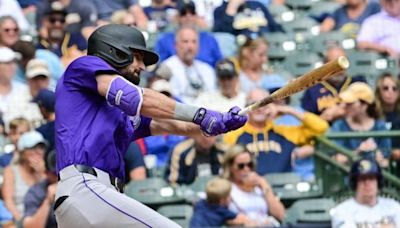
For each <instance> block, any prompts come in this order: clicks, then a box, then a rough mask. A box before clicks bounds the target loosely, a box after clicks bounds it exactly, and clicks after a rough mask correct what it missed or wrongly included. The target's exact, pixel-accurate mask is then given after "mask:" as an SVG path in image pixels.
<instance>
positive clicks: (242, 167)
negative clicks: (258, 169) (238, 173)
mask: <svg viewBox="0 0 400 228" xmlns="http://www.w3.org/2000/svg"><path fill="white" fill-rule="evenodd" d="M246 166H247V167H248V168H249V169H251V170H252V169H253V168H254V163H253V162H248V163H237V164H236V167H237V168H238V169H239V170H242V169H244V168H245V167H246Z"/></svg>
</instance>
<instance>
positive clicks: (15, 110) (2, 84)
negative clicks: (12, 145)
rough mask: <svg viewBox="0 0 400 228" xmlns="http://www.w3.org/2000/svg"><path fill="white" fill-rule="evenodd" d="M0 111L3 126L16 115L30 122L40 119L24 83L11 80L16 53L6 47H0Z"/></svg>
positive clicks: (14, 67)
mask: <svg viewBox="0 0 400 228" xmlns="http://www.w3.org/2000/svg"><path fill="white" fill-rule="evenodd" d="M0 53H1V55H0V112H1V113H2V118H3V120H4V123H5V126H8V124H9V122H10V121H11V120H12V119H14V118H17V117H24V118H26V119H28V120H29V121H31V122H36V121H40V120H41V115H40V113H39V110H38V108H37V107H36V106H35V105H32V104H31V103H30V101H31V100H32V97H31V95H30V93H29V89H28V87H27V86H26V85H24V84H22V83H20V82H16V81H13V77H14V76H15V72H16V57H17V56H16V54H15V52H14V51H12V50H11V49H9V48H7V47H0Z"/></svg>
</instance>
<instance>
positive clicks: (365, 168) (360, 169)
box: [349, 159, 383, 190]
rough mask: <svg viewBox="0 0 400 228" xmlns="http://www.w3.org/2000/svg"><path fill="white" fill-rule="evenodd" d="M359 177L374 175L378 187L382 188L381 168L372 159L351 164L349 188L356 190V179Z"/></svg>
mask: <svg viewBox="0 0 400 228" xmlns="http://www.w3.org/2000/svg"><path fill="white" fill-rule="evenodd" d="M361 175H375V176H376V177H377V179H378V187H379V188H382V187H383V176H382V171H381V167H379V164H378V163H377V162H376V161H375V160H372V159H361V160H358V161H356V162H354V163H353V165H352V166H351V170H350V179H349V181H350V187H351V189H352V190H356V187H357V178H358V177H359V176H361Z"/></svg>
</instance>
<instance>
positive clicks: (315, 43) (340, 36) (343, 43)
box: [309, 31, 356, 55]
mask: <svg viewBox="0 0 400 228" xmlns="http://www.w3.org/2000/svg"><path fill="white" fill-rule="evenodd" d="M309 44H310V51H312V52H316V53H318V54H320V55H323V54H324V52H325V51H326V50H327V48H328V47H329V46H332V45H335V46H339V47H342V48H343V49H354V48H355V45H356V43H355V40H354V39H350V38H346V35H345V34H344V33H342V32H339V31H333V32H326V33H320V34H319V35H318V36H314V37H311V38H310V40H309Z"/></svg>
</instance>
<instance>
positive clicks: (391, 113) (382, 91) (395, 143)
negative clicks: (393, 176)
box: [375, 74, 400, 174]
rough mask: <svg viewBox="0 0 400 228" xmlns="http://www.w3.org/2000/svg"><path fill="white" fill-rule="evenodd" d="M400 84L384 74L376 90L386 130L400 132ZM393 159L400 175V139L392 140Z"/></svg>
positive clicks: (377, 101)
mask: <svg viewBox="0 0 400 228" xmlns="http://www.w3.org/2000/svg"><path fill="white" fill-rule="evenodd" d="M399 88H400V82H399V80H398V79H396V78H395V77H394V76H393V75H391V74H382V75H381V76H380V77H379V78H378V80H377V82H376V89H375V96H376V106H377V109H378V111H379V110H381V111H382V112H383V115H384V117H385V121H386V128H387V129H389V130H400V97H399ZM392 158H393V159H394V160H396V161H397V167H398V168H397V170H398V173H399V174H400V138H398V137H397V138H392Z"/></svg>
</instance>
